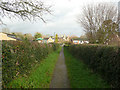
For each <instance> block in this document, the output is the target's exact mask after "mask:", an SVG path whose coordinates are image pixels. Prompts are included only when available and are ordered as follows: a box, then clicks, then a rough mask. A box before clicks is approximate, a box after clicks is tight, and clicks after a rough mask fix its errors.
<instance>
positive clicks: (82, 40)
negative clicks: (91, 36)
mask: <svg viewBox="0 0 120 90" xmlns="http://www.w3.org/2000/svg"><path fill="white" fill-rule="evenodd" d="M71 41H72V43H73V44H88V43H89V41H88V40H87V39H86V38H84V39H82V38H73V39H72V40H71Z"/></svg>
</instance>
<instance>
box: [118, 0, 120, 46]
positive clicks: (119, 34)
mask: <svg viewBox="0 0 120 90" xmlns="http://www.w3.org/2000/svg"><path fill="white" fill-rule="evenodd" d="M118 26H119V27H118V29H119V30H118V36H119V38H120V1H119V2H118ZM118 45H119V46H120V40H119V41H118Z"/></svg>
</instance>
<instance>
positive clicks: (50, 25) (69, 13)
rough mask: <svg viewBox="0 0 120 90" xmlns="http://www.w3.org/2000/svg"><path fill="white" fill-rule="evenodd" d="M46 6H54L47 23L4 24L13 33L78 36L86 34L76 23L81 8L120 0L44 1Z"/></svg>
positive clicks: (15, 20) (17, 22) (17, 21)
mask: <svg viewBox="0 0 120 90" xmlns="http://www.w3.org/2000/svg"><path fill="white" fill-rule="evenodd" d="M43 1H45V2H46V4H52V5H53V7H52V10H53V12H52V14H53V15H49V16H46V17H45V18H46V19H47V20H48V22H47V23H43V22H42V21H36V22H28V21H22V20H20V19H12V20H10V19H7V18H4V19H3V20H4V23H6V24H7V28H9V29H10V31H11V32H22V33H31V34H32V35H34V33H35V32H40V33H42V34H44V35H46V34H50V35H54V33H57V34H58V35H61V34H65V35H76V36H81V35H83V34H84V31H83V29H82V27H80V25H79V24H78V23H77V22H76V17H77V16H78V15H80V13H81V8H82V7H83V6H84V5H86V4H89V3H91V4H93V3H98V2H114V3H117V2H118V1H120V0H43Z"/></svg>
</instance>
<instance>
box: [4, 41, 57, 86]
mask: <svg viewBox="0 0 120 90" xmlns="http://www.w3.org/2000/svg"><path fill="white" fill-rule="evenodd" d="M58 47H59V45H58V44H54V43H53V44H40V43H38V42H21V41H2V86H3V87H4V88H5V87H6V85H7V84H8V83H9V82H10V81H12V80H13V79H15V78H16V77H18V76H24V77H27V76H28V75H29V73H30V70H31V67H33V66H34V65H35V64H37V63H40V61H42V60H43V59H44V58H45V57H47V56H48V54H49V53H51V52H53V51H56V50H57V49H58Z"/></svg>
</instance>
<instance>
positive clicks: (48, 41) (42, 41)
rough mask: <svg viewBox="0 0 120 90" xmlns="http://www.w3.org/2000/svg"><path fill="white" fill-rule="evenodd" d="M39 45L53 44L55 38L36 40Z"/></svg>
mask: <svg viewBox="0 0 120 90" xmlns="http://www.w3.org/2000/svg"><path fill="white" fill-rule="evenodd" d="M36 40H37V41H38V42H39V43H53V42H54V38H52V37H49V38H48V37H46V38H37V39H36Z"/></svg>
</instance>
